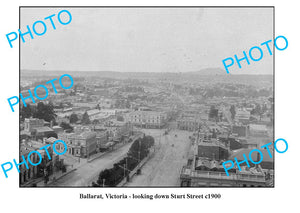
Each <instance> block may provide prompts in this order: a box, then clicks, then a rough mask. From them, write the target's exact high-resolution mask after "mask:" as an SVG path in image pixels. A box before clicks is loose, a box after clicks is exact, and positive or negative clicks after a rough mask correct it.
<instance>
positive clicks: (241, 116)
mask: <svg viewBox="0 0 300 213" xmlns="http://www.w3.org/2000/svg"><path fill="white" fill-rule="evenodd" d="M235 119H236V120H238V121H239V122H241V123H243V124H248V123H249V120H250V112H249V111H247V110H237V112H236V115H235Z"/></svg>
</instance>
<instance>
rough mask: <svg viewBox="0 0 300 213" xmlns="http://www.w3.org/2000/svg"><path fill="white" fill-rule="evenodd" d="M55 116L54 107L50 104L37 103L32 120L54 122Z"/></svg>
mask: <svg viewBox="0 0 300 213" xmlns="http://www.w3.org/2000/svg"><path fill="white" fill-rule="evenodd" d="M55 116H56V115H55V113H54V107H53V105H52V103H51V102H50V103H49V104H44V103H43V102H39V103H38V105H37V109H36V112H34V113H33V117H34V118H39V119H44V120H45V121H47V122H50V121H52V120H55Z"/></svg>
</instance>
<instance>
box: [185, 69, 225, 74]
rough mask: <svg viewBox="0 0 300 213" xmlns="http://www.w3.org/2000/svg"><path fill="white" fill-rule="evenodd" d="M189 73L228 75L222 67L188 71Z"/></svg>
mask: <svg viewBox="0 0 300 213" xmlns="http://www.w3.org/2000/svg"><path fill="white" fill-rule="evenodd" d="M188 73H189V74H197V75H228V74H227V73H226V71H225V70H224V69H221V68H205V69H201V70H199V71H194V72H188Z"/></svg>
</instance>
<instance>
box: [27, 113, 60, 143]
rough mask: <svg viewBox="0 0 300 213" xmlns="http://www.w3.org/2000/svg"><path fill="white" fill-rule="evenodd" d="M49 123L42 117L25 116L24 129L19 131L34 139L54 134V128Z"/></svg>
mask: <svg viewBox="0 0 300 213" xmlns="http://www.w3.org/2000/svg"><path fill="white" fill-rule="evenodd" d="M49 125H50V123H49V122H46V121H44V120H43V119H38V118H25V121H24V130H23V131H22V132H21V135H22V134H27V135H29V136H31V137H32V138H33V139H35V140H38V139H43V138H44V137H45V138H48V137H51V136H55V132H54V130H53V129H52V128H50V127H49Z"/></svg>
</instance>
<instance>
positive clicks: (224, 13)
mask: <svg viewBox="0 0 300 213" xmlns="http://www.w3.org/2000/svg"><path fill="white" fill-rule="evenodd" d="M62 9H67V10H68V11H69V12H70V13H71V15H72V21H71V22H70V24H68V25H62V24H60V23H59V22H58V20H57V14H58V13H59V11H61V10H62ZM52 14H55V16H54V17H53V21H54V24H55V26H56V30H54V29H53V28H52V26H51V24H50V21H49V20H44V18H45V17H47V16H50V15H52ZM20 16H21V17H20V20H21V31H22V32H26V25H29V27H30V28H31V29H32V25H33V23H34V22H35V21H38V20H44V22H45V24H46V25H47V31H46V33H45V34H44V35H42V36H37V35H35V34H33V36H34V39H31V38H30V36H29V35H25V36H24V39H25V43H22V41H21V49H20V56H21V70H43V71H47V70H49V71H51V70H61V71H65V70H66V71H118V72H191V71H193V72H194V71H198V70H201V69H205V68H222V69H224V72H225V68H224V66H223V63H222V60H223V59H225V58H228V57H232V58H233V57H234V55H235V54H237V56H239V57H240V58H241V57H242V56H243V51H246V52H247V53H248V52H249V49H250V48H251V47H253V46H259V47H261V48H262V50H263V53H264V56H263V58H262V59H261V60H260V61H257V62H254V61H251V60H250V65H247V64H246V62H245V61H243V62H241V64H242V68H241V69H239V68H238V66H237V65H236V64H235V65H234V66H232V67H231V68H229V71H230V73H232V74H272V73H273V58H272V56H270V55H269V53H268V51H267V49H264V47H262V46H261V45H260V44H261V43H263V42H265V41H267V40H271V39H273V9H272V8H21V13H20ZM61 17H62V20H63V21H67V20H68V17H67V16H66V14H63V13H62V16H61ZM36 26H37V27H36V30H37V31H39V32H42V31H43V29H42V28H41V25H39V24H37V25H36ZM270 46H271V48H273V45H270ZM254 55H255V53H254ZM235 63H236V62H235Z"/></svg>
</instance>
